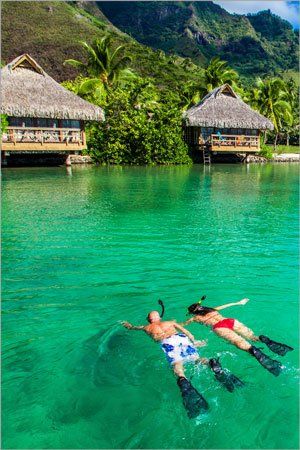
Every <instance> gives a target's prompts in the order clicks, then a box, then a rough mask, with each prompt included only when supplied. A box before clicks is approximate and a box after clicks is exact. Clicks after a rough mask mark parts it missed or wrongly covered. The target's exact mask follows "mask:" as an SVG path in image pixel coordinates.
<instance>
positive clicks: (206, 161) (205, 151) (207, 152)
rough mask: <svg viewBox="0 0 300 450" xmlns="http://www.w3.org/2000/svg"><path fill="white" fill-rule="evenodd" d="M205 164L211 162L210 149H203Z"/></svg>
mask: <svg viewBox="0 0 300 450" xmlns="http://www.w3.org/2000/svg"><path fill="white" fill-rule="evenodd" d="M203 164H211V153H210V151H209V150H207V149H204V150H203Z"/></svg>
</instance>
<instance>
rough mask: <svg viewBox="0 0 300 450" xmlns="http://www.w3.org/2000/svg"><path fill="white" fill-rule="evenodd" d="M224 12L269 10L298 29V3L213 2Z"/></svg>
mask: <svg viewBox="0 0 300 450" xmlns="http://www.w3.org/2000/svg"><path fill="white" fill-rule="evenodd" d="M214 3H217V4H218V5H220V6H222V8H224V9H226V11H228V12H231V13H237V14H248V13H256V12H258V11H262V10H264V9H270V10H271V11H272V12H273V13H274V14H277V15H278V16H280V17H282V18H283V19H286V20H288V21H289V22H290V23H291V24H292V25H293V27H294V28H299V1H283V0H263V1H257V0H255V1H252V0H223V1H217V0H216V1H215V0H214Z"/></svg>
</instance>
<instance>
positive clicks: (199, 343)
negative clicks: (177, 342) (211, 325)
mask: <svg viewBox="0 0 300 450" xmlns="http://www.w3.org/2000/svg"><path fill="white" fill-rule="evenodd" d="M174 327H175V328H177V330H180V331H181V332H182V333H183V334H185V335H186V336H187V337H188V338H189V339H190V340H191V341H192V342H193V344H194V345H195V346H196V347H204V345H206V341H196V340H195V338H194V336H193V335H192V333H190V332H189V331H188V330H186V329H185V328H183V327H182V326H181V325H179V323H176V322H175V323H174Z"/></svg>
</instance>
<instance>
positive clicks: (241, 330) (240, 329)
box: [233, 319, 259, 341]
mask: <svg viewBox="0 0 300 450" xmlns="http://www.w3.org/2000/svg"><path fill="white" fill-rule="evenodd" d="M233 331H235V332H236V333H238V334H240V335H241V336H243V337H244V338H246V339H249V340H250V341H259V337H258V336H255V334H254V333H253V331H252V330H250V328H247V327H246V326H245V325H244V324H243V323H241V322H239V321H238V320H236V319H235V320H234V327H233Z"/></svg>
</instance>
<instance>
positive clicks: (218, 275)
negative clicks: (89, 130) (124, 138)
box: [2, 164, 299, 449]
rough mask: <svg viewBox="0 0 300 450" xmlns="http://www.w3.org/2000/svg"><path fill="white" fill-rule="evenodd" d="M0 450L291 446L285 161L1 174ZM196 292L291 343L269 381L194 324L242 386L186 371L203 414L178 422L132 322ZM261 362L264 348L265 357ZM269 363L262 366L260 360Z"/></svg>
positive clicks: (171, 308) (294, 394) (153, 347)
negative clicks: (127, 324)
mask: <svg viewBox="0 0 300 450" xmlns="http://www.w3.org/2000/svg"><path fill="white" fill-rule="evenodd" d="M2 220H3V224H2V239H3V245H2V276H3V284H2V310H3V312H2V448H36V449H37V448H44V449H48V448H56V449H57V448H63V449H64V448H69V449H71V448H72V449H77V448H86V449H96V448H112V449H117V448H174V449H176V448H183V449H185V448H198V449H199V448H206V449H214V448H224V449H225V448H226V449H227V448H236V449H239V448H255V449H256V448H264V449H266V448H276V449H279V448H285V449H286V448H294V449H295V448H298V444H299V440H298V437H299V436H298V419H299V416H298V393H299V391H298V381H299V378H298V369H297V367H298V341H297V340H298V278H297V277H298V270H297V266H298V252H297V245H298V166H297V165H296V164H278V165H275V164H273V165H272V164H267V165H254V164H252V165H249V166H245V165H222V166H221V165H214V166H212V167H211V168H210V169H209V168H203V167H202V166H194V167H158V168H139V167H124V168H119V167H112V168H101V167H100V168H99V167H98V168H97V167H77V168H76V167H74V168H72V170H71V171H70V170H69V171H67V170H66V168H64V167H61V168H24V169H21V168H16V169H12V168H11V169H5V170H4V171H3V201H2ZM203 294H206V295H207V300H206V304H207V305H212V306H216V305H219V304H223V303H227V302H230V301H237V300H239V299H241V298H243V297H248V298H250V302H249V303H248V304H247V305H245V306H236V307H234V308H230V309H228V310H226V311H224V313H225V315H226V316H227V317H236V318H237V319H238V320H240V321H241V322H244V323H245V324H246V325H248V326H249V327H251V328H253V330H254V331H255V332H256V333H258V334H266V335H268V336H270V337H272V338H273V339H275V340H278V341H281V342H285V343H287V344H290V345H292V346H294V347H295V351H294V352H290V353H289V354H287V355H286V356H285V357H283V358H282V357H279V356H278V357H277V359H280V361H282V363H283V364H284V370H283V373H282V374H281V375H280V376H279V377H278V378H276V377H274V376H273V375H272V374H270V373H269V372H267V371H266V370H265V369H263V368H262V367H261V366H260V365H259V364H258V362H257V361H256V360H255V359H254V358H252V357H251V356H249V355H248V354H246V353H243V352H242V351H240V350H238V349H236V348H235V347H234V346H232V345H230V344H228V343H226V342H225V341H222V340H221V339H220V338H218V337H217V336H216V335H214V334H213V333H212V332H210V330H209V329H207V328H205V327H203V326H201V325H192V326H190V327H189V329H190V331H191V332H193V333H194V335H195V336H196V337H197V338H198V339H208V345H207V347H205V348H204V349H202V350H201V354H202V355H203V356H215V355H219V356H220V357H221V362H222V364H223V366H224V367H227V368H228V369H230V370H231V371H232V372H233V373H235V374H236V375H237V376H239V377H240V378H241V379H242V380H243V381H244V382H245V383H246V386H245V387H244V388H243V389H239V390H237V391H235V392H234V393H229V392H227V391H225V390H224V389H223V388H222V386H221V385H219V384H218V382H217V381H216V380H215V379H214V376H213V374H212V373H211V372H210V370H209V369H207V368H204V367H199V366H198V367H194V366H193V365H192V366H187V375H188V376H189V377H191V378H192V382H193V384H194V385H195V387H197V389H198V390H199V391H200V392H201V393H202V394H203V395H204V397H205V398H206V399H207V401H208V403H209V405H210V409H209V412H208V414H206V415H204V416H202V417H200V418H199V419H197V420H189V419H188V418H187V416H186V413H185V410H184V408H183V406H182V401H181V396H180V392H179V390H178V387H177V385H176V382H175V379H174V377H173V375H172V372H171V370H170V369H169V367H168V364H167V362H166V360H165V357H164V355H163V353H162V351H161V350H160V348H159V345H158V344H155V343H154V342H153V341H151V339H149V338H148V337H147V336H146V335H145V334H144V333H143V332H139V331H131V332H130V331H127V330H125V329H124V328H123V327H121V325H120V323H119V321H120V320H129V321H131V322H133V323H134V324H144V323H145V316H146V314H147V312H148V311H149V310H152V309H156V308H157V300H158V298H161V299H163V300H164V301H165V304H166V315H165V317H166V318H169V319H172V318H176V319H177V320H179V321H182V320H184V319H185V318H186V316H185V313H186V307H187V306H188V305H189V304H191V303H193V302H195V301H196V300H198V299H199V298H200V296H202V295H203ZM265 351H266V353H267V354H269V355H270V356H271V355H272V354H271V352H270V351H269V350H268V349H266V348H265ZM272 356H273V357H276V355H274V354H273V355H272Z"/></svg>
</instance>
